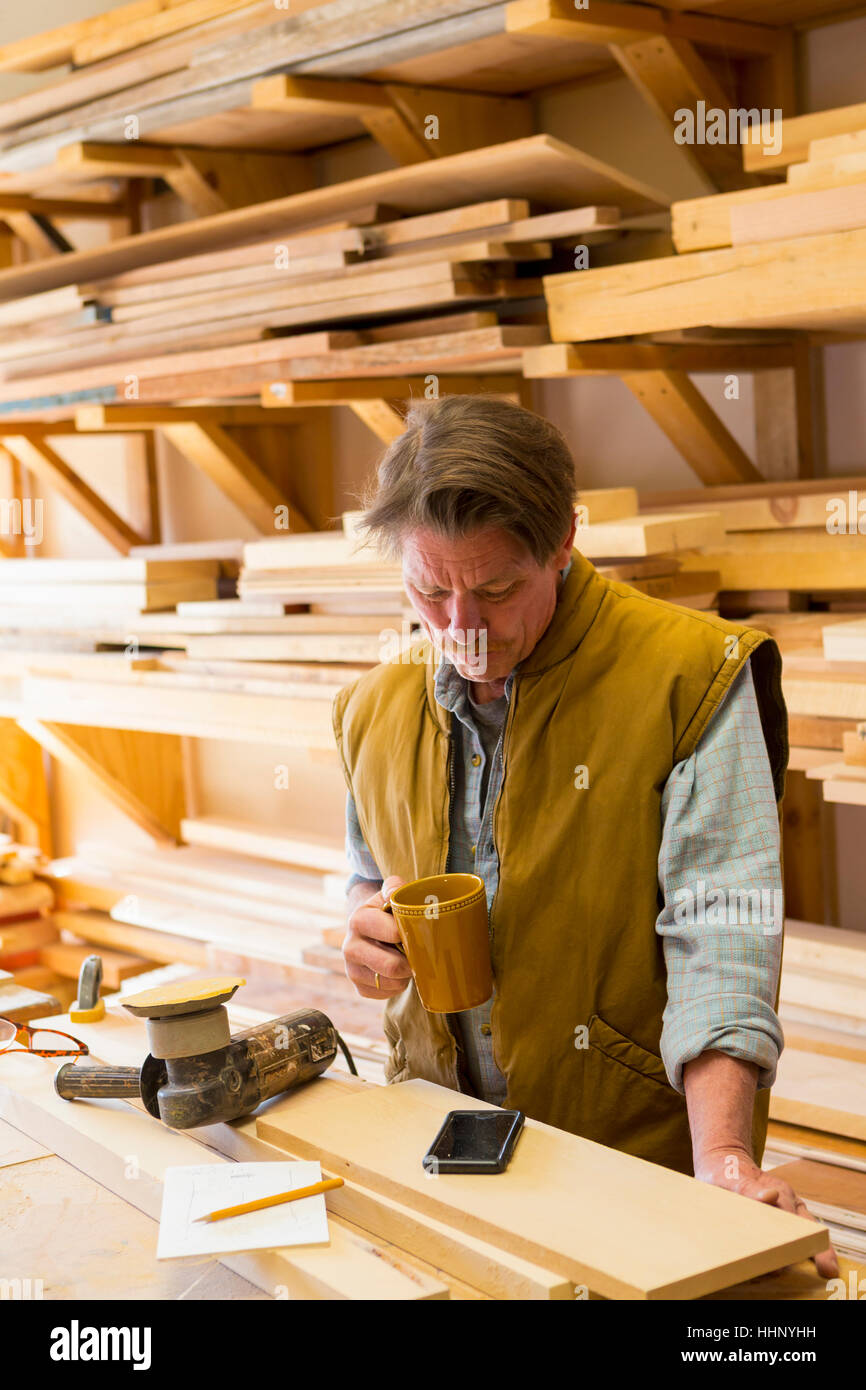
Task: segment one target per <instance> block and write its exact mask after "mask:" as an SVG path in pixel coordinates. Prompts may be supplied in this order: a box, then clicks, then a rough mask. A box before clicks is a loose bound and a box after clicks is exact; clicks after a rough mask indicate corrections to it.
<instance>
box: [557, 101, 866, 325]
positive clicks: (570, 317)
mask: <svg viewBox="0 0 866 1390" xmlns="http://www.w3.org/2000/svg"><path fill="white" fill-rule="evenodd" d="M828 130H829V131H830V132H832V133H826V132H827V131H828ZM744 148H745V150H746V153H747V155H748V156H751V158H750V159H748V158H747V168H751V169H761V170H766V169H767V168H768V167H769V166H770V164H771V163H772V167H773V168H774V169H775V168H778V167H784V166H787V179H786V182H785V183H783V184H778V185H773V186H770V187H760V188H747V189H741V190H737V191H735V192H730V193H720V194H716V195H711V196H709V197H704V198H698V199H690V200H688V201H686V202H681V203H675V204H674V205H673V208H672V219H673V236H674V243H675V245H676V248H677V251H678V252H679V254H678V255H676V256H668V257H660V258H658V259H653V260H650V261H641V262H634V263H631V264H629V265H614V266H606V267H601V268H598V269H595V270H588V271H578V272H575V271H572V272H570V273H568V274H562V275H552V276H549V277H547V278H546V279H545V294H546V296H547V302H548V309H549V315H550V328H551V336H552V338H553V339H554V341H555V342H585V341H587V340H589V339H595V338H609V337H618V336H622V335H624V334H636V333H658V332H665V331H668V330H677V329H688V328H696V327H703V326H711V327H717V328H746V329H778V328H785V329H792V328H793V329H809V330H815V329H824V330H829V331H841V332H846V333H857V334H861V333H863V332H864V331H866V107H864V106H863V105H862V104H861V105H859V106H853V107H849V108H842V109H840V110H837V111H822V112H817V113H815V114H814V115H807V116H799V117H796V118H793V119H789V118H786V119H785V121H784V143H783V150H782V153H781V155H780V156H779V157H778V158H776V159H775V160H773V161H770V160H768V158H767V157H766V156H765V153H764V152H763V151H762V150H760V149H755V150H750V149H749V147H748V146H746V147H744ZM710 248H712V249H710ZM815 266H821V267H822V268H823V273H822V274H820V275H817V274H815Z"/></svg>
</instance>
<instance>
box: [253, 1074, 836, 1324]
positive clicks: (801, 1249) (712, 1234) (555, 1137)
mask: <svg viewBox="0 0 866 1390" xmlns="http://www.w3.org/2000/svg"><path fill="white" fill-rule="evenodd" d="M479 1104H480V1103H479V1102H478V1101H476V1100H474V1099H473V1098H471V1097H463V1096H458V1095H456V1094H455V1093H454V1092H452V1091H448V1090H445V1089H444V1088H442V1087H437V1086H433V1085H431V1084H430V1083H429V1082H425V1081H407V1082H404V1083H402V1084H401V1085H399V1086H387V1087H382V1088H377V1089H376V1091H375V1092H370V1093H368V1094H366V1095H359V1096H353V1097H351V1098H350V1099H348V1100H343V1101H341V1103H340V1105H339V1108H338V1109H337V1108H334V1107H333V1106H331V1105H328V1104H323V1105H319V1104H318V1103H314V1102H311V1101H309V1100H304V1101H302V1102H301V1103H299V1097H298V1096H289V1097H286V1098H285V1099H284V1100H282V1101H281V1102H280V1103H278V1104H275V1105H274V1106H272V1107H271V1109H270V1110H269V1111H268V1114H267V1116H263V1117H262V1118H261V1119H260V1120H259V1121H258V1123H257V1129H258V1133H259V1134H260V1135H261V1136H262V1138H264V1139H266V1140H268V1142H270V1143H274V1144H277V1145H281V1146H283V1147H284V1148H286V1149H287V1150H289V1151H290V1152H293V1153H295V1154H297V1155H298V1156H303V1155H306V1154H312V1153H313V1151H315V1154H316V1157H319V1158H321V1160H322V1162H323V1164H325V1165H326V1166H327V1167H328V1168H331V1169H333V1170H334V1171H335V1172H337V1173H338V1174H341V1175H350V1176H351V1177H352V1179H353V1181H355V1182H357V1183H360V1184H361V1185H363V1186H365V1187H368V1188H372V1189H373V1190H375V1191H379V1192H383V1193H384V1194H385V1195H386V1196H389V1197H393V1198H394V1199H395V1200H397V1201H400V1202H403V1203H406V1204H408V1205H413V1206H416V1207H417V1208H418V1210H419V1211H421V1212H422V1213H427V1214H429V1215H432V1216H433V1217H435V1218H436V1219H437V1220H440V1221H445V1222H446V1223H450V1224H452V1225H455V1226H459V1227H460V1228H461V1229H466V1230H468V1231H470V1232H471V1233H472V1234H474V1235H477V1236H479V1237H480V1238H482V1239H484V1240H488V1241H490V1242H492V1243H493V1244H495V1245H499V1246H501V1247H502V1248H504V1249H507V1250H509V1251H511V1253H513V1254H519V1255H521V1256H523V1257H524V1258H527V1259H532V1260H535V1261H536V1262H538V1263H541V1264H544V1265H545V1266H546V1267H548V1268H553V1269H557V1270H559V1271H560V1272H561V1273H564V1274H567V1275H568V1277H569V1278H572V1279H574V1280H575V1282H577V1283H581V1284H585V1285H587V1286H588V1287H589V1288H591V1289H593V1290H594V1291H596V1292H599V1293H602V1294H604V1295H606V1296H609V1297H614V1298H666V1297H667V1298H670V1297H676V1298H688V1297H696V1296H698V1295H700V1294H703V1293H709V1292H710V1291H711V1290H712V1289H714V1288H721V1287H724V1286H725V1285H726V1284H730V1283H732V1282H735V1281H736V1280H738V1279H742V1278H746V1277H748V1276H749V1275H750V1274H759V1273H763V1272H765V1271H767V1270H770V1269H774V1268H777V1267H778V1266H779V1264H781V1263H788V1262H790V1260H792V1259H799V1258H802V1257H805V1256H806V1255H807V1254H809V1253H811V1252H812V1251H814V1250H817V1249H819V1248H821V1246H822V1245H823V1243H824V1241H825V1238H824V1236H823V1233H821V1232H815V1230H814V1229H813V1230H811V1231H810V1230H808V1228H807V1227H805V1226H804V1225H803V1224H801V1222H800V1221H799V1220H798V1219H797V1218H793V1217H791V1216H790V1215H789V1214H788V1213H786V1212H781V1211H778V1210H776V1209H771V1208H759V1209H757V1210H756V1209H754V1207H753V1206H752V1205H751V1204H749V1205H745V1204H744V1203H745V1202H746V1200H747V1199H743V1198H738V1197H736V1195H735V1194H733V1193H727V1192H723V1191H722V1190H721V1189H719V1188H713V1187H709V1186H707V1185H705V1184H702V1183H697V1182H695V1181H694V1180H693V1179H690V1178H686V1177H684V1176H683V1175H682V1174H679V1173H674V1172H673V1171H672V1170H669V1169H665V1168H661V1167H659V1166H658V1165H653V1164H646V1163H644V1162H643V1161H641V1160H639V1159H635V1158H632V1157H630V1156H629V1155H627V1154H623V1153H619V1152H617V1151H615V1150H612V1149H606V1148H604V1147H602V1146H601V1145H598V1144H593V1143H590V1142H589V1141H587V1140H584V1139H581V1138H579V1137H577V1136H575V1135H568V1134H565V1133H563V1132H561V1131H558V1130H554V1129H553V1128H551V1127H550V1126H547V1125H540V1124H538V1123H536V1122H534V1121H532V1120H529V1121H527V1124H526V1126H525V1129H524V1132H523V1134H522V1135H521V1137H520V1140H519V1141H518V1145H517V1148H516V1150H515V1154H514V1157H513V1159H512V1161H511V1164H510V1166H509V1168H508V1171H507V1173H506V1174H503V1175H502V1176H501V1177H500V1179H499V1180H498V1181H497V1182H496V1183H491V1184H488V1185H487V1186H486V1187H484V1188H482V1187H481V1186H480V1185H479V1183H478V1181H477V1180H474V1179H473V1178H472V1177H466V1176H463V1175H459V1174H450V1175H448V1176H446V1177H444V1178H443V1177H442V1176H440V1178H439V1180H438V1181H435V1182H431V1181H430V1180H429V1178H428V1177H427V1175H426V1173H425V1172H424V1169H423V1168H422V1167H421V1157H422V1155H423V1154H424V1152H425V1151H426V1149H427V1147H428V1145H429V1143H430V1140H431V1137H432V1136H433V1134H435V1132H436V1129H437V1127H438V1125H439V1123H440V1122H441V1120H442V1118H443V1117H444V1115H445V1113H446V1112H447V1111H448V1110H451V1109H454V1108H464V1109H466V1108H469V1109H475V1108H478V1106H479ZM482 1108H484V1109H486V1108H489V1107H486V1106H482ZM608 1187H609V1191H610V1194H611V1196H610V1202H611V1204H612V1208H613V1209H615V1211H616V1220H615V1222H611V1220H610V1210H611V1208H609V1207H608V1203H607V1200H606V1198H605V1195H604V1194H605V1192H606V1191H607V1190H608ZM695 1229H699V1230H700V1232H701V1239H700V1244H699V1246H696V1244H695V1241H694V1238H693V1232H694V1230H695Z"/></svg>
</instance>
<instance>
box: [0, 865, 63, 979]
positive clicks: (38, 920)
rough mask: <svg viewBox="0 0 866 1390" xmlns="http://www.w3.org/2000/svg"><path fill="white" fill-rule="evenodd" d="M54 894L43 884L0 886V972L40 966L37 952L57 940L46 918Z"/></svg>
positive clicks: (54, 930)
mask: <svg viewBox="0 0 866 1390" xmlns="http://www.w3.org/2000/svg"><path fill="white" fill-rule="evenodd" d="M53 902H54V895H53V893H52V892H51V889H50V888H49V887H48V885H47V884H45V883H40V882H37V881H36V880H33V881H32V882H30V883H18V884H2V885H0V970H5V971H16V970H22V969H24V968H25V967H27V966H31V965H38V964H39V952H40V950H41V949H42V947H43V946H45V945H47V944H48V943H49V942H52V941H56V940H57V931H56V929H55V927H54V926H53V925H52V923H51V921H50V919H49V917H48V916H47V915H46V914H47V912H48V910H49V909H50V908H51V906H52V904H53Z"/></svg>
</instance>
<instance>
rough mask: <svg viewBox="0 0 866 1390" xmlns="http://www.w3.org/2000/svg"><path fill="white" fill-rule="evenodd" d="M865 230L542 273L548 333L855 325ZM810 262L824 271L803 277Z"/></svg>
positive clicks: (862, 298) (860, 311)
mask: <svg viewBox="0 0 866 1390" xmlns="http://www.w3.org/2000/svg"><path fill="white" fill-rule="evenodd" d="M864 252H866V229H861V230H858V231H852V232H834V233H829V234H826V235H820V236H810V237H799V238H797V239H795V240H793V241H785V242H782V243H780V244H779V245H778V246H777V245H776V244H775V243H766V244H763V243H759V244H756V245H750V246H740V247H736V248H731V249H728V250H720V251H698V252H695V253H694V254H692V255H689V256H675V257H661V258H659V259H657V260H650V261H645V262H633V263H630V264H627V265H620V266H610V267H604V268H599V269H596V270H587V271H581V272H568V273H567V274H565V275H557V276H547V277H545V281H544V284H545V295H546V297H547V303H548V312H549V315H550V325H551V334H552V336H553V337H554V338H555V339H557V340H558V341H571V340H575V341H583V340H586V339H591V338H597V337H610V336H616V335H619V334H623V333H652V332H660V331H663V330H666V329H672V328H688V327H696V326H698V325H700V324H713V325H716V326H725V325H729V326H739V327H754V328H771V327H779V326H786V327H792V328H796V327H801V328H802V327H808V328H812V327H824V328H829V329H834V328H835V329H839V330H845V329H857V328H858V325H859V324H860V323H861V321H866V271H864V266H866V254H864ZM816 260H819V261H820V262H821V263H822V264H824V265H826V266H827V267H828V271H829V274H828V275H827V276H826V277H821V278H820V280H816V279H815V278H814V277H811V278H810V277H808V275H807V273H806V266H807V265H814V264H815V262H816Z"/></svg>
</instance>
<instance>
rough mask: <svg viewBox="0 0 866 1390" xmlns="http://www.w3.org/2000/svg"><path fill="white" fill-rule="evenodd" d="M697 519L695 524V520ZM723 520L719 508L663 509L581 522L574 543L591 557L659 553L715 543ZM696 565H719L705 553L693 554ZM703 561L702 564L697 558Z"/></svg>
mask: <svg viewBox="0 0 866 1390" xmlns="http://www.w3.org/2000/svg"><path fill="white" fill-rule="evenodd" d="M692 523H694V525H693V524H692ZM720 525H721V523H720V521H719V517H718V514H717V513H716V512H704V513H697V512H694V513H691V514H686V513H679V512H668V513H667V514H664V513H660V514H657V515H654V516H652V517H646V516H639V517H633V518H622V519H621V520H619V521H608V522H600V523H599V524H598V525H589V526H579V527H578V528H577V530H576V531H575V537H574V544H575V547H576V549H578V550H579V551H580V552H581V554H582V555H585V556H586V557H587V559H590V560H594V559H596V558H599V557H605V558H607V557H613V556H629V555H635V556H637V555H658V554H661V553H668V552H674V553H677V552H679V551H685V550H690V549H692V547H694V546H699V545H712V537H713V536H718V534H719V529H720ZM692 558H693V559H694V560H695V563H694V564H693V565H692V566H691V568H693V569H701V570H708V569H715V568H716V566H715V563H714V562H711V560H710V558H709V556H705V555H703V554H701V555H698V556H694V557H692ZM698 561H701V563H700V564H698V563H697V562H698Z"/></svg>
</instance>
